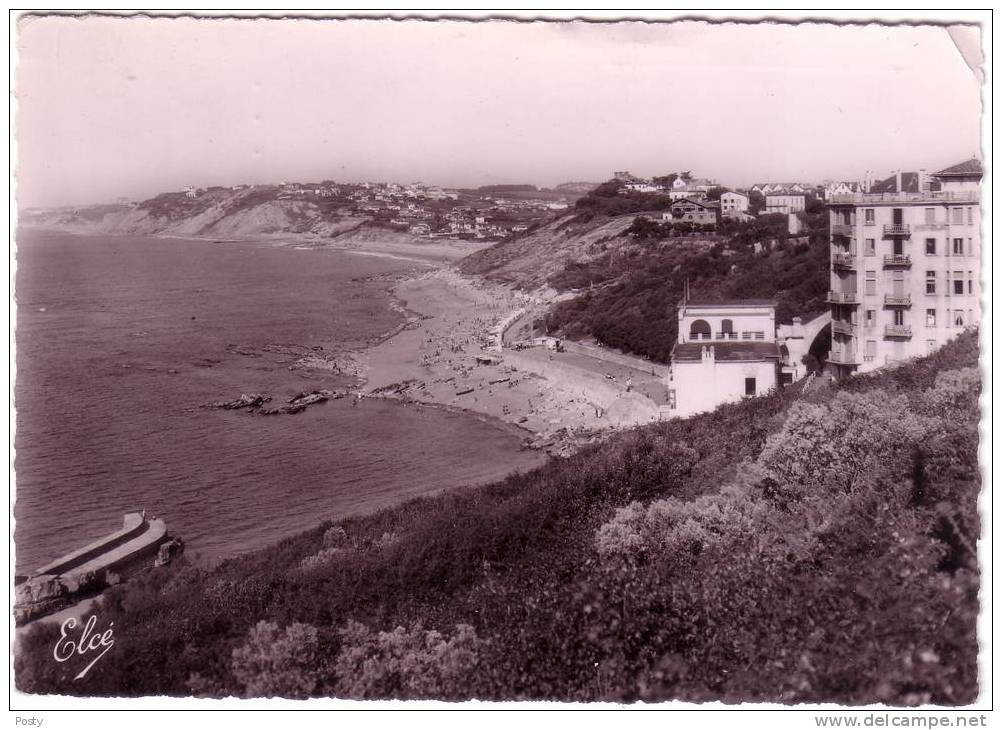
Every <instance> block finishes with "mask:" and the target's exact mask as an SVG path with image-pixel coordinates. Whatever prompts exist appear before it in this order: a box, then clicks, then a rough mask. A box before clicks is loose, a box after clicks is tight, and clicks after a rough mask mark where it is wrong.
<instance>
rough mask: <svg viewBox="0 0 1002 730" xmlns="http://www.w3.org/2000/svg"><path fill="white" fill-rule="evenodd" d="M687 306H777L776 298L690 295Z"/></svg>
mask: <svg viewBox="0 0 1002 730" xmlns="http://www.w3.org/2000/svg"><path fill="white" fill-rule="evenodd" d="M685 306H686V307H714V308H720V307H775V306H776V300H775V299H711V298H709V297H690V298H689V299H688V300H687V301H686V302H685Z"/></svg>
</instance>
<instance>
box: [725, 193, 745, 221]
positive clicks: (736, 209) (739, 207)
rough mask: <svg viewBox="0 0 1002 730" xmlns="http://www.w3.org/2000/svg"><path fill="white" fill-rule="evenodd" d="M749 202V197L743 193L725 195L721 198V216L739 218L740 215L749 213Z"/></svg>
mask: <svg viewBox="0 0 1002 730" xmlns="http://www.w3.org/2000/svg"><path fill="white" fill-rule="evenodd" d="M748 202H749V201H748V196H747V195H744V194H743V193H735V192H726V193H723V194H722V195H721V196H720V214H721V215H723V216H735V217H737V216H739V214H740V213H747V212H748Z"/></svg>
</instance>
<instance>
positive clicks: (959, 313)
mask: <svg viewBox="0 0 1002 730" xmlns="http://www.w3.org/2000/svg"><path fill="white" fill-rule="evenodd" d="M953 324H954V325H955V326H957V327H963V326H964V310H963V309H958V310H956V311H955V312H954V313H953Z"/></svg>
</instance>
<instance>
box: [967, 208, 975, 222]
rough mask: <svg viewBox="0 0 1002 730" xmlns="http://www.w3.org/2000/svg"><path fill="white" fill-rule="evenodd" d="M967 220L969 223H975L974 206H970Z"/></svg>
mask: <svg viewBox="0 0 1002 730" xmlns="http://www.w3.org/2000/svg"><path fill="white" fill-rule="evenodd" d="M967 222H968V223H969V224H973V223H974V208H968V209H967Z"/></svg>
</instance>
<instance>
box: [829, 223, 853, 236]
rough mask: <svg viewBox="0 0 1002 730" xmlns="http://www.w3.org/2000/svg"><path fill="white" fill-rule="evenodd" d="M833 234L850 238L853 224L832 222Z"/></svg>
mask: <svg viewBox="0 0 1002 730" xmlns="http://www.w3.org/2000/svg"><path fill="white" fill-rule="evenodd" d="M832 235H833V236H844V237H845V238H848V237H849V236H851V235H852V226H850V225H849V224H848V223H832Z"/></svg>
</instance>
